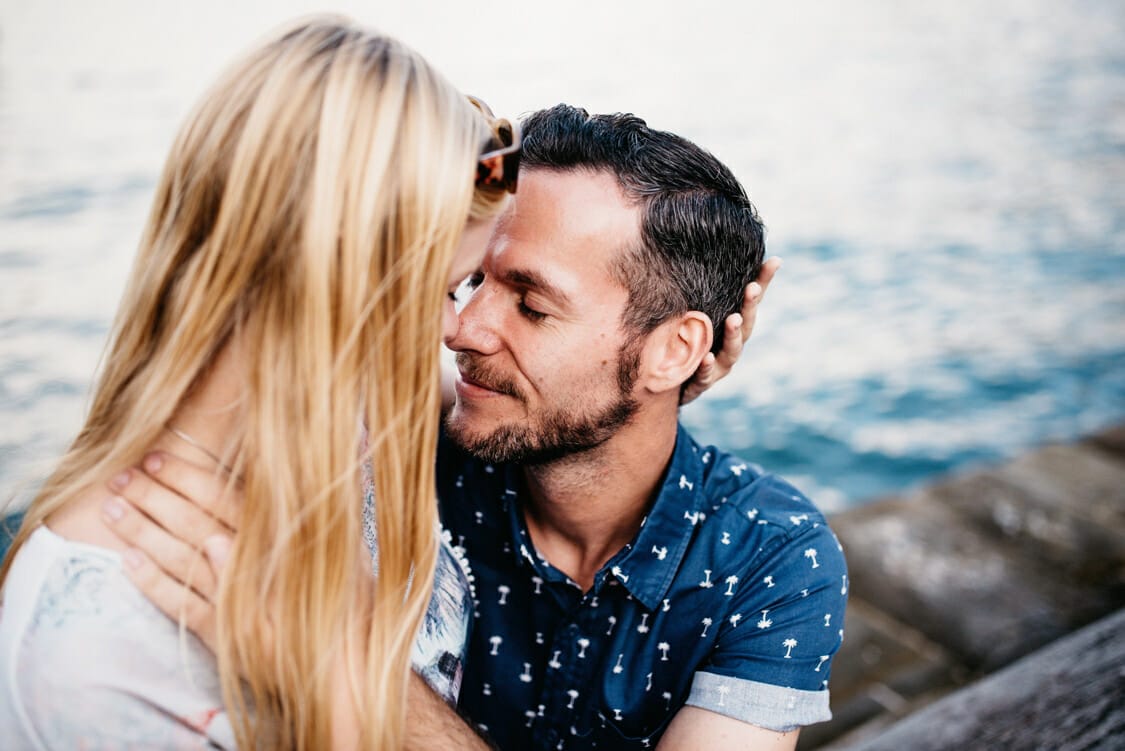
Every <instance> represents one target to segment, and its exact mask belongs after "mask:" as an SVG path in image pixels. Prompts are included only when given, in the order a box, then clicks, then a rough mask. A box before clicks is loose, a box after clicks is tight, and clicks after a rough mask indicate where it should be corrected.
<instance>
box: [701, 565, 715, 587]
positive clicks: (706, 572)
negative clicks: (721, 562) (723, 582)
mask: <svg viewBox="0 0 1125 751" xmlns="http://www.w3.org/2000/svg"><path fill="white" fill-rule="evenodd" d="M703 576H704V579H703V581H701V582H699V586H701V587H703V588H704V589H710V588H711V587H713V586H715V582H713V581H711V569H709V568H705V569H703Z"/></svg>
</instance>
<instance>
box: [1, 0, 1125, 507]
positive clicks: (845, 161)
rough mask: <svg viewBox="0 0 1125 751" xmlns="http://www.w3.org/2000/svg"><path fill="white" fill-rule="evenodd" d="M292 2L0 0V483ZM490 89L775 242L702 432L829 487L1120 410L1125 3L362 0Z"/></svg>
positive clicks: (84, 376)
mask: <svg viewBox="0 0 1125 751" xmlns="http://www.w3.org/2000/svg"><path fill="white" fill-rule="evenodd" d="M325 7H326V6H323V5H317V4H313V3H307V2H298V1H297V0H270V2H235V1H234V0H194V2H191V3H182V2H177V3H172V2H164V1H163V0H99V1H98V2H96V3H88V2H79V0H70V1H69V2H65V1H62V0H36V2H34V3H27V2H20V1H19V0H2V2H0V501H5V500H7V499H9V498H12V497H15V498H16V499H17V502H19V500H21V499H26V497H27V494H28V493H29V492H30V491H31V490H32V489H33V488H34V486H35V484H36V482H37V481H38V480H40V479H41V478H42V476H43V474H44V473H45V472H46V471H47V470H49V468H50V467H51V464H52V462H53V461H54V459H55V458H56V457H57V456H58V454H59V452H61V451H62V450H63V449H64V448H65V445H66V444H67V442H68V441H69V439H70V438H71V437H72V436H73V434H74V433H75V431H76V430H77V428H78V427H79V424H80V420H81V417H82V414H83V410H84V407H85V402H86V397H87V394H88V389H89V386H90V384H91V379H92V376H93V374H94V372H95V370H96V368H97V365H98V358H99V354H100V352H101V349H102V347H103V345H104V343H105V336H106V334H107V332H108V328H109V325H110V321H111V318H112V315H113V312H114V310H115V307H116V304H117V300H118V297H119V295H120V292H121V289H122V286H123V284H124V280H125V277H126V273H127V271H128V268H129V264H130V262H131V258H132V255H133V252H134V250H135V246H136V243H137V240H138V238H139V235H140V231H141V227H142V224H143V222H144V219H145V215H146V212H147V209H148V204H149V201H150V200H151V193H152V190H153V188H154V185H155V181H156V178H157V175H158V173H159V170H160V168H161V164H162V161H163V158H164V155H165V153H166V151H167V149H168V147H169V146H170V144H171V141H172V138H173V135H174V133H175V131H176V129H177V128H178V126H179V124H180V122H181V121H182V120H183V118H184V117H185V116H186V114H187V112H188V110H189V109H190V107H191V106H192V104H193V103H194V101H195V100H196V99H197V98H198V97H199V96H200V95H201V93H202V91H203V90H204V88H205V87H206V86H207V85H208V84H209V83H210V81H211V80H212V79H213V78H214V77H215V76H216V74H217V73H218V72H219V70H220V69H221V68H222V66H223V65H224V64H226V63H227V62H229V61H230V60H231V59H232V57H233V56H234V55H236V54H237V53H238V52H240V51H241V50H242V49H244V48H245V47H247V46H248V45H249V44H250V43H252V42H253V41H254V40H255V39H257V38H258V37H259V36H261V35H262V34H263V33H265V32H266V31H267V30H269V29H271V28H272V27H274V26H275V25H277V24H279V23H281V22H283V21H286V20H288V19H289V18H291V17H293V16H295V15H298V14H303V13H307V12H311V11H315V10H320V9H323V8H325ZM331 7H332V9H333V10H337V11H340V12H343V13H346V14H348V15H350V16H353V17H355V18H357V19H359V20H361V21H364V22H367V23H369V24H371V25H374V26H377V27H380V28H382V29H383V30H385V31H388V32H390V33H393V34H395V35H397V36H399V37H400V38H402V39H404V40H405V41H407V42H408V43H410V44H411V45H413V46H414V47H416V48H417V49H419V50H420V51H421V52H423V53H424V54H425V55H426V56H427V57H429V58H430V59H431V60H432V61H433V62H434V63H435V64H436V65H437V66H438V67H439V68H440V69H441V70H443V71H444V72H445V73H446V74H447V75H448V76H449V77H450V78H451V79H452V80H453V81H454V83H456V84H457V85H458V86H460V87H461V88H462V89H463V90H465V91H468V92H472V93H475V94H477V95H479V96H481V97H483V98H484V99H486V100H487V101H488V102H489V103H490V104H491V105H492V107H493V109H494V110H495V111H496V112H497V113H501V114H508V115H515V114H519V113H522V112H527V111H530V110H533V109H536V108H539V107H544V106H548V105H551V104H554V103H556V102H559V101H566V102H569V103H572V104H576V105H580V106H583V107H586V108H587V109H589V110H591V111H598V112H606V111H632V112H635V113H637V114H639V115H641V116H642V117H644V118H645V119H647V120H648V122H649V123H650V124H651V125H653V126H654V127H658V128H662V129H667V130H673V131H676V132H678V133H681V134H683V135H685V136H687V137H689V138H691V139H693V140H695V141H696V142H698V143H699V144H701V145H703V146H705V147H707V148H709V149H710V150H712V151H713V152H715V153H716V154H717V155H718V156H719V157H720V158H721V159H722V160H724V161H725V162H726V163H728V164H729V165H730V166H731V167H732V168H733V170H734V172H735V173H736V174H737V175H738V176H739V177H740V178H741V180H742V181H743V183H744V184H745V185H746V187H747V190H748V192H749V194H750V196H751V199H752V200H753V201H754V202H755V204H756V205H757V206H758V208H759V210H760V212H761V215H762V217H763V219H764V221H765V223H766V225H767V227H768V233H769V234H768V236H767V244H768V248H769V252H770V253H771V254H774V255H780V256H782V257H783V258H784V259H785V265H784V268H783V269H782V272H781V274H780V275H779V276H778V278H777V280H776V281H775V283H774V285H773V287H772V288H771V289H770V291H769V295H768V297H767V299H766V303H765V305H764V306H763V308H762V311H761V314H760V316H759V322H758V327H757V330H756V331H755V335H754V339H753V341H752V342H751V343H750V345H749V347H748V349H747V351H746V353H745V354H744V356H743V358H742V360H741V362H740V363H739V365H738V368H737V370H736V372H735V373H734V374H733V375H732V376H730V377H729V378H728V379H727V380H726V381H724V382H723V383H722V384H721V385H720V386H718V387H717V388H715V389H714V390H713V391H712V392H711V393H709V394H708V395H706V396H705V397H704V398H703V399H702V400H700V401H699V402H698V403H696V404H694V405H692V406H691V407H689V408H688V409H686V410H685V412H684V421H685V422H686V423H687V424H688V426H689V427H690V428H692V429H693V430H694V431H695V432H696V434H697V436H698V437H699V438H701V439H702V440H704V441H706V442H714V443H717V444H720V445H722V446H723V447H724V448H727V449H730V450H733V451H735V452H736V453H740V454H742V455H744V456H745V457H747V458H749V459H752V460H754V461H756V462H758V463H760V464H762V465H764V466H766V467H767V468H769V469H771V470H773V471H776V472H779V473H780V474H783V475H785V476H786V477H787V478H789V479H790V480H792V481H794V482H795V484H797V485H798V486H799V487H801V488H802V489H804V490H805V491H806V492H807V493H808V494H810V495H811V496H812V497H813V498H814V500H816V501H817V502H818V503H819V504H820V505H821V506H822V508H824V509H825V510H828V511H834V510H839V509H842V508H846V507H849V506H854V505H856V504H859V503H862V502H863V501H865V500H868V499H871V498H873V497H876V496H879V495H882V494H887V493H890V492H897V491H900V490H904V489H906V488H908V487H911V486H914V485H916V484H918V483H920V482H923V481H925V480H927V479H930V478H933V477H934V476H936V475H939V474H942V473H947V472H950V471H952V470H957V469H962V468H965V467H967V466H971V465H975V464H980V463H985V462H989V461H996V460H999V459H1001V458H1004V457H1007V456H1011V455H1013V454H1016V453H1018V452H1020V451H1021V450H1023V449H1025V448H1028V447H1031V446H1035V445H1039V444H1042V443H1044V442H1048V441H1055V440H1068V439H1071V438H1074V437H1077V436H1079V435H1081V434H1085V433H1088V432H1090V431H1093V430H1096V429H1098V428H1101V427H1104V426H1107V425H1111V424H1114V423H1117V422H1120V421H1121V420H1122V419H1123V418H1125V5H1123V4H1122V3H1120V2H1117V1H1116V0H1077V1H1075V2H1071V3H1058V2H1048V1H1047V0H1019V1H1018V2H1017V1H1015V0H1007V1H998V2H991V3H978V2H973V1H971V0H950V1H948V2H943V3H910V4H907V3H900V2H893V0H852V1H851V2H848V3H830V2H821V3H815V2H786V3H784V4H782V3H769V4H767V3H764V2H747V1H745V0H743V1H739V2H734V1H733V0H732V1H731V2H718V1H716V0H710V1H709V0H701V1H699V2H695V3H683V2H671V1H670V0H645V1H644V2H641V1H639V0H617V1H615V0H601V1H600V2H585V1H572V2H566V3H555V4H530V3H524V4H515V3H511V2H507V3H499V2H493V1H492V0H478V2H473V3H467V2H456V1H455V0H443V1H435V2H411V3H407V2H402V1H401V0H400V1H399V2H393V3H392V2H384V1H382V0H363V1H362V2H360V1H357V0H344V1H342V2H336V3H334V4H333V5H332V6H331Z"/></svg>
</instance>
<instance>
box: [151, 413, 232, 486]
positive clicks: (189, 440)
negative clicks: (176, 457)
mask: <svg viewBox="0 0 1125 751" xmlns="http://www.w3.org/2000/svg"><path fill="white" fill-rule="evenodd" d="M164 429H165V430H167V431H168V432H169V433H171V434H172V435H174V436H176V437H177V438H179V439H180V440H181V441H183V442H184V443H186V444H188V445H189V446H194V447H195V448H197V449H199V450H200V451H202V452H203V453H204V454H207V456H209V457H211V460H212V461H213V462H215V464H218V465H219V468H220V469H222V470H224V471H226V473H227V474H228V475H233V474H234V470H233V469H231V468H230V467H228V466H227V465H226V463H225V462H224V461H223V460H222V459H220V458H219V457H217V456H215V454H213V453H212V452H211V450H210V449H209V448H207V447H206V446H204V445H203V444H202V443H200V442H199V441H197V440H195V439H194V438H192V437H191V436H190V435H188V434H187V433H185V432H184V431H182V430H180V429H179V428H175V427H173V426H171V425H167V424H166V425H165V426H164Z"/></svg>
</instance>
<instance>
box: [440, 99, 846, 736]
mask: <svg viewBox="0 0 1125 751" xmlns="http://www.w3.org/2000/svg"><path fill="white" fill-rule="evenodd" d="M524 139H525V140H524V156H523V172H522V174H521V177H520V189H519V192H518V193H517V194H516V197H515V199H514V204H513V206H512V207H511V209H510V210H509V211H508V212H507V213H506V214H505V216H504V217H503V218H502V219H501V222H500V225H499V226H498V228H497V231H496V233H495V234H494V236H493V239H492V241H491V243H490V246H489V251H488V253H487V255H486V258H485V262H484V266H483V268H482V270H481V272H480V273H479V274H477V275H476V276H475V277H473V279H472V280H471V282H470V286H472V287H473V290H472V293H471V297H469V299H468V301H467V302H466V303H465V305H464V308H463V309H462V311H461V321H460V327H459V329H458V333H457V335H456V336H454V337H453V338H452V339H451V340H450V341H449V342H448V345H449V346H450V348H451V349H453V350H455V351H456V352H457V353H458V354H457V363H458V369H459V371H460V378H459V381H458V383H457V400H456V403H455V405H454V407H453V409H452V411H451V412H450V413H449V415H448V418H447V422H446V426H447V433H448V438H447V440H444V441H443V442H442V445H441V447H440V451H439V481H438V482H439V497H440V499H441V507H442V516H443V522H444V523H445V526H446V528H447V529H448V530H449V531H450V532H451V533H452V535H453V537H454V541H455V543H457V544H458V545H459V546H461V547H463V548H464V550H465V551H466V554H467V557H468V561H469V563H470V565H471V567H472V571H473V575H474V577H475V600H476V608H477V613H476V614H477V619H476V622H475V623H474V626H473V635H472V637H471V641H470V648H469V656H468V660H467V663H466V670H465V683H464V685H463V687H462V691H461V699H460V704H459V706H460V708H461V709H462V711H463V712H464V713H465V714H466V715H467V716H468V717H470V718H472V720H473V721H474V722H476V723H477V724H478V725H480V726H483V728H484V729H486V732H487V733H488V734H489V735H490V736H491V737H492V738H493V739H495V740H496V741H497V743H498V744H499V746H500V747H501V748H504V749H508V748H512V749H516V748H519V749H524V748H526V749H532V748H534V749H554V748H560V749H563V748H593V747H601V748H632V747H637V748H644V747H656V746H657V743H658V742H660V744H661V745H660V747H661V748H664V747H665V746H668V747H682V746H684V744H685V743H686V742H688V741H690V743H691V745H693V746H697V747H718V746H713V745H711V744H710V743H708V742H707V739H712V741H713V742H715V743H718V742H719V741H718V739H719V738H720V737H725V738H726V739H727V740H726V742H725V743H724V744H723V747H734V746H735V745H738V744H741V745H738V747H748V746H749V747H755V746H753V745H752V744H754V743H758V742H761V743H765V742H769V741H771V740H777V734H778V733H784V734H787V735H786V737H785V738H784V739H783V740H784V744H782V745H785V744H787V745H788V746H792V745H793V744H794V743H795V740H796V732H795V729H796V728H797V727H799V726H801V725H804V724H808V723H811V722H817V721H821V720H824V719H827V718H828V717H829V712H828V692H827V690H826V687H827V683H828V681H827V676H828V669H829V663H830V660H831V657H832V655H833V654H834V653H835V651H836V650H837V648H838V647H839V644H840V641H841V639H842V635H843V633H842V630H841V629H842V625H843V612H844V601H845V594H846V589H847V579H846V573H845V568H844V562H843V557H842V554H841V551H840V548H839V545H838V543H837V542H836V540H835V537H834V536H833V535H832V533H831V531H830V530H829V529H828V527H827V526H826V525H825V523H824V519H823V517H822V516H821V515H820V514H819V512H818V511H817V510H816V509H815V507H813V506H812V504H811V503H809V501H808V500H806V499H805V498H804V497H803V496H802V495H801V494H800V493H799V492H797V491H796V490H794V489H793V488H792V487H791V486H789V485H788V484H786V483H784V482H783V481H781V480H779V479H777V478H775V477H771V476H768V475H763V474H762V472H761V470H760V469H759V468H757V467H755V466H753V465H750V464H747V463H745V462H743V461H741V460H739V459H737V458H735V457H731V456H729V455H726V454H724V453H722V452H720V451H718V450H716V449H714V448H711V447H702V446H699V445H698V444H696V443H695V442H694V441H693V440H692V439H691V437H690V436H689V435H688V434H687V432H686V431H684V430H683V429H682V428H681V427H679V426H678V422H677V411H678V406H679V402H680V389H681V387H682V386H683V384H684V383H685V382H687V381H688V379H689V378H690V377H691V375H692V373H693V372H694V371H695V369H696V367H697V366H698V364H699V363H700V361H701V360H702V358H703V357H704V356H705V355H706V354H707V352H709V351H711V350H714V349H717V348H718V347H719V346H720V345H721V342H719V341H716V339H717V336H715V333H716V332H715V331H714V329H713V326H712V322H713V321H722V320H723V319H724V318H725V317H726V316H727V315H728V314H730V313H732V312H734V311H736V310H737V309H738V305H739V302H740V301H741V295H742V289H743V287H744V286H745V285H746V283H747V282H748V281H749V280H751V279H753V278H754V277H755V276H756V275H757V273H758V270H759V268H760V265H761V263H762V257H763V246H762V226H761V224H760V222H759V221H758V218H757V216H756V213H755V211H754V209H753V207H752V206H751V204H750V202H749V201H748V200H747V198H746V195H745V193H744V192H743V190H742V188H741V187H740V186H739V184H738V183H737V181H736V180H735V179H734V177H733V176H732V175H731V174H730V172H729V170H727V169H726V168H725V167H724V166H723V165H722V164H720V163H719V162H718V161H717V160H716V159H715V158H714V157H712V156H711V155H710V154H708V153H706V152H704V151H703V150H701V149H699V148H698V147H696V146H694V145H693V144H691V143H688V142H687V141H685V140H683V139H680V138H678V137H676V136H673V135H671V134H668V133H662V132H659V131H654V130H651V129H649V128H647V127H646V126H645V124H644V123H643V121H641V120H639V119H637V118H635V117H632V116H628V115H615V116H595V117H589V116H587V114H586V113H585V112H584V111H582V110H577V109H574V108H571V107H566V106H559V107H555V108H553V109H551V110H548V111H545V112H539V113H536V114H535V115H532V116H531V117H530V118H529V119H528V121H527V122H526V123H525V135H524ZM449 439H451V440H449ZM459 447H460V448H459ZM482 490H483V492H482ZM662 737H663V741H662V742H661V738H662ZM728 744H729V745H728ZM771 747H772V746H771Z"/></svg>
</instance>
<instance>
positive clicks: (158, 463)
mask: <svg viewBox="0 0 1125 751" xmlns="http://www.w3.org/2000/svg"><path fill="white" fill-rule="evenodd" d="M163 466H164V457H163V456H161V455H160V454H158V453H156V452H155V451H154V452H153V453H151V454H149V455H148V456H146V457H145V461H144V467H145V471H146V472H159V471H160V468H161V467H163Z"/></svg>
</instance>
